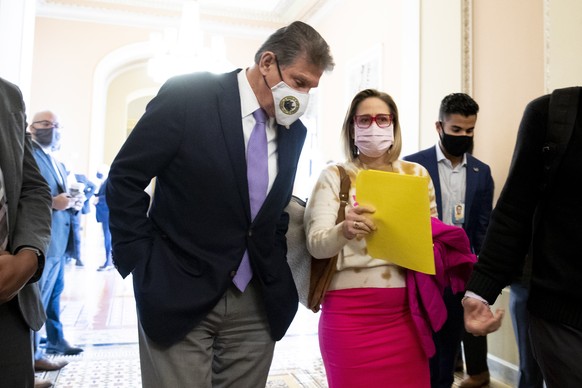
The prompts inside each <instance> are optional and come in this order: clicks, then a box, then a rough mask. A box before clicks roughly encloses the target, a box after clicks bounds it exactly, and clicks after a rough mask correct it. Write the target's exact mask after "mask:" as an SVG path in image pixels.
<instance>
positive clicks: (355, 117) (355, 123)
mask: <svg viewBox="0 0 582 388" xmlns="http://www.w3.org/2000/svg"><path fill="white" fill-rule="evenodd" d="M378 116H388V118H389V119H390V123H388V125H380V123H378V121H376V117H378ZM360 117H370V124H369V125H368V126H363V125H359V124H358V120H359V118H360ZM372 123H376V125H377V126H378V127H380V128H388V127H389V126H391V125H392V124H393V123H394V114H392V113H379V114H377V115H375V116H372V115H355V116H354V125H356V126H357V127H358V128H362V129H368V128H370V127H371V126H372Z"/></svg>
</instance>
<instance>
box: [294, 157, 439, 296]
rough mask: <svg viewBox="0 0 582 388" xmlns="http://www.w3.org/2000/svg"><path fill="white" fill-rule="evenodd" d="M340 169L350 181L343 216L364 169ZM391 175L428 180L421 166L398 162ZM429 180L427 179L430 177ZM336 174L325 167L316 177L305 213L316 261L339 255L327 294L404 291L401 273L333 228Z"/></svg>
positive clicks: (354, 165) (333, 168) (334, 169)
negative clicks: (370, 289)
mask: <svg viewBox="0 0 582 388" xmlns="http://www.w3.org/2000/svg"><path fill="white" fill-rule="evenodd" d="M342 166H343V167H344V168H345V170H346V173H347V174H348V175H349V177H350V180H351V186H350V195H349V203H348V205H347V206H346V214H347V212H348V211H349V209H351V208H352V207H353V206H354V198H356V197H355V196H356V189H355V183H356V176H357V174H358V172H359V171H360V170H362V169H366V166H365V165H363V164H362V163H360V162H356V163H352V162H346V163H343V164H342ZM392 172H395V173H399V174H407V175H416V176H429V174H428V171H426V169H425V168H424V167H422V166H421V165H420V164H417V163H412V162H406V161H402V160H397V161H395V162H393V163H392ZM429 177H430V176H429ZM339 189H340V177H339V171H338V169H337V167H336V166H335V165H329V166H327V167H326V168H325V169H324V170H323V171H322V172H321V175H320V176H319V179H318V181H317V183H316V184H315V187H314V188H313V192H312V194H311V197H310V198H309V200H308V201H307V208H306V209H305V219H304V225H305V232H306V236H307V248H308V250H309V252H310V253H311V255H313V257H315V258H328V257H331V256H333V255H335V254H336V253H338V252H339V255H338V261H337V270H338V271H337V272H336V274H335V275H334V277H333V279H332V281H331V285H330V288H329V289H330V290H338V289H346V288H365V287H375V288H389V287H405V286H406V284H405V276H404V274H405V272H404V269H403V268H401V267H399V266H397V265H395V264H392V263H390V262H388V261H386V260H381V259H374V258H372V257H370V256H369V255H368V254H367V249H366V241H365V239H360V240H358V239H356V238H354V239H352V240H348V239H347V238H345V237H344V235H343V233H342V223H340V224H337V225H336V224H335V222H336V218H337V211H338V209H339ZM429 199H430V210H431V216H433V217H437V206H436V201H435V192H434V186H433V184H432V181H429Z"/></svg>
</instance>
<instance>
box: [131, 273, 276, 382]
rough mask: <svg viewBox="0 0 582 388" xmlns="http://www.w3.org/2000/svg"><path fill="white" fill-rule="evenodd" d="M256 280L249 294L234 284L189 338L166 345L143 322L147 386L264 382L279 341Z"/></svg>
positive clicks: (142, 352) (142, 353) (143, 370)
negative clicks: (271, 331) (272, 332)
mask: <svg viewBox="0 0 582 388" xmlns="http://www.w3.org/2000/svg"><path fill="white" fill-rule="evenodd" d="M261 299H262V298H261V295H260V293H259V292H258V290H257V288H256V287H255V286H254V284H253V282H252V281H251V283H250V284H249V286H248V287H247V288H246V290H245V292H244V293H241V292H240V291H239V290H238V289H237V288H236V287H234V285H233V286H231V287H230V288H229V289H228V290H227V291H226V293H225V294H224V295H223V297H222V298H221V299H220V301H219V302H218V304H217V305H216V306H215V307H214V309H213V310H212V311H211V312H210V313H209V314H208V316H207V317H206V318H205V319H204V320H203V321H202V322H201V323H200V324H199V325H198V326H196V327H195V328H194V329H192V331H191V332H190V333H188V335H186V337H185V338H184V339H182V340H181V341H180V342H178V343H176V344H174V345H172V346H170V347H162V346H160V345H158V344H156V343H155V342H153V341H152V340H151V339H149V338H148V337H147V335H146V334H145V333H144V331H143V328H142V327H141V325H140V326H139V349H140V363H141V376H142V386H143V387H144V388H161V387H172V388H192V387H196V388H211V387H215V388H227V387H233V388H235V387H236V388H240V387H253V388H254V387H264V386H265V385H266V382H267V377H268V374H269V369H270V367H271V362H272V360H273V352H274V349H275V342H274V341H273V340H272V339H271V337H270V334H269V324H268V323H267V318H266V314H265V311H264V307H263V302H262V300H261Z"/></svg>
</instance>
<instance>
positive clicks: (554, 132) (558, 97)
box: [542, 86, 582, 190]
mask: <svg viewBox="0 0 582 388" xmlns="http://www.w3.org/2000/svg"><path fill="white" fill-rule="evenodd" d="M581 90H582V87H577V86H576V87H570V88H563V89H556V90H554V91H553V92H552V94H551V95H550V108H549V112H548V128H547V132H546V140H545V142H544V145H543V148H542V155H543V158H544V182H543V189H544V190H545V188H546V187H548V186H549V185H550V183H551V180H552V177H553V176H554V174H555V171H556V169H557V168H558V166H559V164H560V162H561V160H562V156H564V153H565V152H566V148H567V147H568V143H569V142H570V137H572V132H573V130H574V124H575V122H576V115H577V113H578V100H579V98H580V91H581Z"/></svg>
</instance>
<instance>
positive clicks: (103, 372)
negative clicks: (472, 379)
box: [37, 235, 508, 388]
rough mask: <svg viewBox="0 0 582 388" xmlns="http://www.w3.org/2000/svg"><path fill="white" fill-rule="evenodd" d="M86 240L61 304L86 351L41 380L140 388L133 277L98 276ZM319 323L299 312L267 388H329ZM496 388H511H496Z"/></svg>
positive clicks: (94, 246) (78, 386)
mask: <svg viewBox="0 0 582 388" xmlns="http://www.w3.org/2000/svg"><path fill="white" fill-rule="evenodd" d="M97 236H99V235H97ZM86 240H87V241H89V242H88V243H86V244H85V245H86V247H85V248H84V252H85V253H84V257H85V259H84V262H85V267H84V268H82V269H80V268H77V267H75V266H74V264H73V263H70V264H69V265H67V269H66V280H65V291H64V293H63V296H62V300H61V307H62V309H63V311H62V315H61V319H62V321H63V324H64V331H65V336H66V338H67V339H68V340H69V342H71V343H73V344H76V345H79V346H82V347H83V348H84V349H85V351H84V352H83V353H81V354H80V355H78V356H69V357H65V358H66V359H67V360H68V361H69V365H67V366H66V367H65V368H63V369H62V370H61V371H57V372H45V373H38V374H37V376H38V377H42V378H45V379H50V380H51V381H53V383H54V386H55V387H58V388H92V387H95V388H109V387H116V388H125V387H127V388H134V387H140V386H141V379H140V367H139V355H138V345H137V330H136V325H137V323H136V314H135V303H134V299H133V289H132V283H131V276H130V277H128V278H126V279H122V278H121V276H119V274H118V273H117V272H116V271H115V270H113V271H108V272H97V271H96V268H97V267H98V266H99V265H101V264H102V263H101V259H100V258H99V257H100V255H99V253H100V252H102V248H101V247H100V246H99V244H100V241H99V238H98V237H97V238H95V239H89V238H87V239H86ZM91 241H93V243H90V242H91ZM317 321H318V315H317V314H314V313H312V312H311V311H309V310H307V309H306V308H304V307H302V306H300V307H299V311H298V313H297V316H296V319H295V320H294V322H293V324H292V325H291V327H290V329H289V331H288V333H287V335H286V336H285V338H283V340H281V341H280V342H279V343H278V344H277V346H276V349H275V356H274V359H273V364H272V366H271V372H270V375H269V380H268V384H267V387H272V388H299V387H303V388H324V387H327V382H326V378H325V371H324V369H323V365H322V362H321V358H320V353H319V346H318V340H317ZM51 357H54V356H51ZM58 357H63V356H58ZM461 379H462V375H461V374H459V375H458V376H456V380H455V381H456V383H458V381H460V380H461ZM456 383H455V385H454V386H456ZM388 386H389V385H382V386H379V387H381V388H384V387H388ZM490 387H492V388H507V387H508V386H507V385H504V384H501V383H496V382H492V384H491V385H490ZM243 388H246V387H243Z"/></svg>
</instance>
